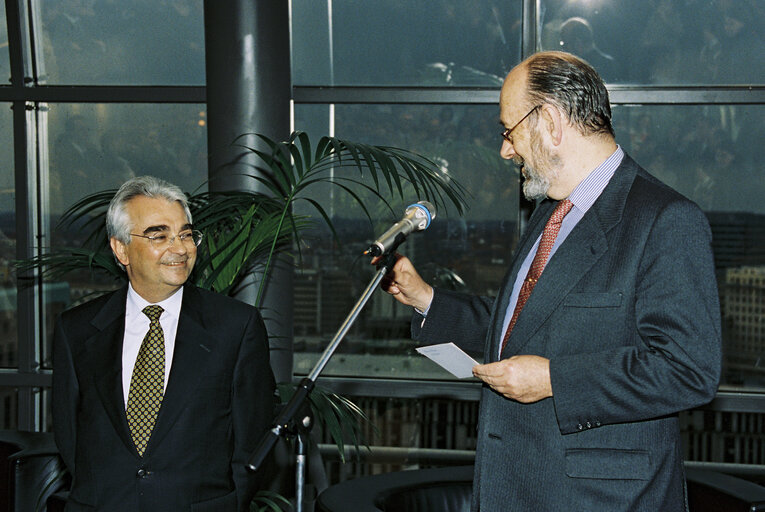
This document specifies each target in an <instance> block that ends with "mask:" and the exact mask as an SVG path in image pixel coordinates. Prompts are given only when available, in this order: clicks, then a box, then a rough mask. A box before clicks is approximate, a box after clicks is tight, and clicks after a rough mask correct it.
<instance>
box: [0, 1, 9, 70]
mask: <svg viewBox="0 0 765 512" xmlns="http://www.w3.org/2000/svg"><path fill="white" fill-rule="evenodd" d="M0 77H2V78H0V85H8V84H9V83H10V80H9V79H10V77H11V66H10V62H9V55H8V23H7V22H6V19H5V2H3V3H2V5H0Z"/></svg>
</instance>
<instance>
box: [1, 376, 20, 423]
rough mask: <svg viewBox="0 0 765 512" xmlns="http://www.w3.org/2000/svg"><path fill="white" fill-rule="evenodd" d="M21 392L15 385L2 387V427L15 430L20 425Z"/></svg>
mask: <svg viewBox="0 0 765 512" xmlns="http://www.w3.org/2000/svg"><path fill="white" fill-rule="evenodd" d="M18 410H19V392H18V390H17V389H16V388H13V387H7V386H5V387H0V428H2V429H4V430H15V429H16V427H17V425H18V420H17V417H18Z"/></svg>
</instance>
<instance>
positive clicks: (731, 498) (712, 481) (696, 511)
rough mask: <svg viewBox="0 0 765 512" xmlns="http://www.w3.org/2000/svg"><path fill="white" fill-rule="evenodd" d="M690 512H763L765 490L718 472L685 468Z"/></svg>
mask: <svg viewBox="0 0 765 512" xmlns="http://www.w3.org/2000/svg"><path fill="white" fill-rule="evenodd" d="M685 473H686V480H687V482H688V506H689V508H690V510H691V512H763V511H765V487H763V486H761V485H758V484H756V483H754V482H750V481H749V480H744V479H743V478H738V477H735V476H732V475H727V474H725V473H718V472H717V471H709V470H705V469H696V468H687V469H686V470H685Z"/></svg>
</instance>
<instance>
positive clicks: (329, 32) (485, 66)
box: [292, 0, 522, 86]
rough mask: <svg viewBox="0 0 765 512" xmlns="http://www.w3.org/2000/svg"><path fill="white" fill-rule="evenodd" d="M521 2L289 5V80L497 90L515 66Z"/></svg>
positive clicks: (301, 0)
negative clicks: (290, 16) (291, 40)
mask: <svg viewBox="0 0 765 512" xmlns="http://www.w3.org/2000/svg"><path fill="white" fill-rule="evenodd" d="M521 4H522V2H500V1H489V2H487V1H486V0H470V1H465V0H434V1H431V2H401V1H394V0H384V1H380V0H332V1H330V0H328V1H326V2H321V1H315V0H293V2H292V24H293V31H292V34H293V52H292V55H293V58H292V59H293V62H292V65H293V82H294V83H295V84H297V85H432V86H450V85H462V86H468V85H481V86H498V85H501V83H502V80H503V79H504V77H505V75H506V74H507V72H508V71H509V69H510V68H511V67H512V66H513V65H515V64H516V63H518V62H519V61H520V55H521V44H520V41H521V7H522V5H521ZM327 20H330V22H329V23H328V21H327Z"/></svg>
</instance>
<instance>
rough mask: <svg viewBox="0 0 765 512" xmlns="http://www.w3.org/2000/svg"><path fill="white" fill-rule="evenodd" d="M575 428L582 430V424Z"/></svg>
mask: <svg viewBox="0 0 765 512" xmlns="http://www.w3.org/2000/svg"><path fill="white" fill-rule="evenodd" d="M576 428H577V429H579V430H584V427H583V426H582V424H581V423H580V424H579V425H577V426H576Z"/></svg>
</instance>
